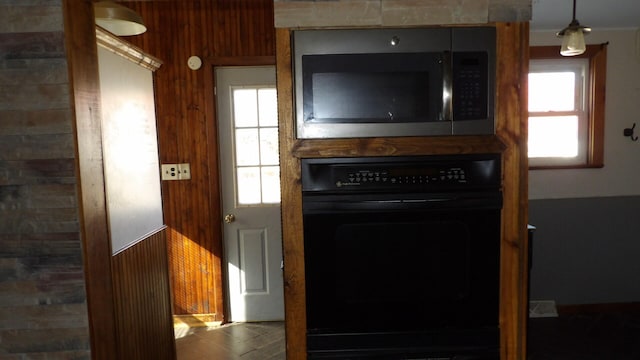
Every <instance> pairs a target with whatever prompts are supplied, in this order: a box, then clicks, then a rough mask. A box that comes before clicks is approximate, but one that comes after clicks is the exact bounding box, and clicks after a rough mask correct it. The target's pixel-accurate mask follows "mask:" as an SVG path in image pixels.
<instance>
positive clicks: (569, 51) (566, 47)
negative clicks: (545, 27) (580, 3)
mask: <svg viewBox="0 0 640 360" xmlns="http://www.w3.org/2000/svg"><path fill="white" fill-rule="evenodd" d="M590 32H591V28H589V27H586V26H582V25H580V22H578V20H576V0H573V19H572V20H571V23H570V24H569V25H568V26H567V27H566V28H564V29H562V30H560V31H559V32H558V33H557V34H556V35H557V36H558V37H561V38H562V47H561V48H560V54H561V55H562V56H576V55H580V54H582V53H584V52H585V50H586V49H587V46H586V45H585V42H584V36H585V35H588V34H589V33H590Z"/></svg>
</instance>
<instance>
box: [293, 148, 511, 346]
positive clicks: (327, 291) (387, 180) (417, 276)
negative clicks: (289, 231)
mask: <svg viewBox="0 0 640 360" xmlns="http://www.w3.org/2000/svg"><path fill="white" fill-rule="evenodd" d="M500 167H501V162H500V158H499V155H494V154H488V155H464V156H428V157H422V156H420V157H370V158H333V159H303V161H302V188H303V216H304V248H305V278H306V280H305V283H306V309H307V314H306V315H307V345H308V357H309V359H323V358H333V359H360V358H367V359H373V358H376V359H499V327H498V302H499V300H498V299H499V258H500V250H499V249H500V244H499V243H500V211H501V207H502V194H501V190H500V184H501V175H500V174H501V172H500Z"/></svg>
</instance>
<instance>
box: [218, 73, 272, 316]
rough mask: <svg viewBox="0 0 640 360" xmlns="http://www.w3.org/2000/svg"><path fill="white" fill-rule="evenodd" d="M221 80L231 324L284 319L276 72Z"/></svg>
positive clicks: (227, 76) (220, 125)
mask: <svg viewBox="0 0 640 360" xmlns="http://www.w3.org/2000/svg"><path fill="white" fill-rule="evenodd" d="M215 75H216V94H217V95H216V96H217V109H218V117H217V118H218V129H219V135H218V136H219V143H220V164H221V168H220V174H221V186H222V209H223V216H224V219H223V221H224V247H225V256H226V259H225V262H226V266H227V273H228V279H227V280H228V281H227V283H228V291H227V294H228V300H229V304H230V312H231V313H230V320H231V321H236V322H245V321H270V320H283V319H284V294H283V284H282V269H281V262H282V230H281V222H280V167H279V156H278V116H277V103H276V88H275V68H274V67H273V66H268V67H263V66H261V67H221V68H217V69H216V71H215Z"/></svg>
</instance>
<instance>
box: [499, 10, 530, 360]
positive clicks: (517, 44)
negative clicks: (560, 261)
mask: <svg viewBox="0 0 640 360" xmlns="http://www.w3.org/2000/svg"><path fill="white" fill-rule="evenodd" d="M496 27H497V45H498V48H497V50H498V64H497V71H496V73H498V74H500V76H499V78H498V81H497V89H496V97H497V98H496V112H495V113H496V114H497V130H496V133H497V136H498V137H499V138H500V140H501V141H502V142H503V143H504V144H505V150H504V151H503V153H502V161H503V209H502V218H503V224H502V245H501V268H500V275H501V277H500V283H501V294H500V326H501V348H502V352H501V359H503V360H520V359H525V358H526V319H527V316H528V288H527V276H528V263H527V262H528V256H527V251H528V237H527V218H528V188H527V186H528V157H527V111H528V110H527V77H528V64H529V24H528V23H499V24H497V26H496Z"/></svg>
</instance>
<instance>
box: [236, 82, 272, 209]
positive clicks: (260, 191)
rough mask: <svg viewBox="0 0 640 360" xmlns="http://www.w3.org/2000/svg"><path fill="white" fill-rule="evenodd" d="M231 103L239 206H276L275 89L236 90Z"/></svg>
mask: <svg viewBox="0 0 640 360" xmlns="http://www.w3.org/2000/svg"><path fill="white" fill-rule="evenodd" d="M233 101H234V119H238V118H239V117H241V119H238V121H234V131H235V155H236V179H237V201H238V204H239V205H244V206H256V205H264V204H279V203H280V168H279V153H278V117H277V97H276V89H275V88H260V87H255V88H241V89H235V90H234V98H233Z"/></svg>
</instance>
